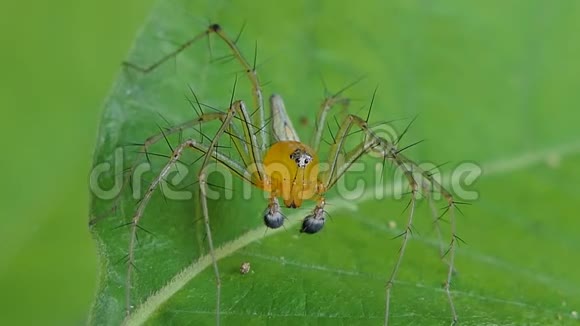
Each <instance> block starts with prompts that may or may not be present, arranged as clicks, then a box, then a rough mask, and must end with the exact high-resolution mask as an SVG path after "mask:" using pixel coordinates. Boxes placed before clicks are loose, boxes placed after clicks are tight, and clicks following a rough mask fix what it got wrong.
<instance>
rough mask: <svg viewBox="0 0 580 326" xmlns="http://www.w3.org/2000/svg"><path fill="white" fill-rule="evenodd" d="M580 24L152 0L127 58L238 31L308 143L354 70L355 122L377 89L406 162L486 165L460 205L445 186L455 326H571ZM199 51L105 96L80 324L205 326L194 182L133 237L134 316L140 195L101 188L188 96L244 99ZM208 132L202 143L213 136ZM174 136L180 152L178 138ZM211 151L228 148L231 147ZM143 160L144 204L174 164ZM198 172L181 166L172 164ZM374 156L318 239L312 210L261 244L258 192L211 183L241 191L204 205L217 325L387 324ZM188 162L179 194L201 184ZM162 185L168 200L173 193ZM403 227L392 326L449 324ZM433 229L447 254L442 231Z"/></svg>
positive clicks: (531, 5) (423, 249)
mask: <svg viewBox="0 0 580 326" xmlns="http://www.w3.org/2000/svg"><path fill="white" fill-rule="evenodd" d="M579 12H580V3H578V2H577V1H558V2H550V3H548V2H530V1H523V0H522V1H510V2H508V3H506V2H501V1H488V2H485V3H484V2H480V3H474V2H465V1H459V0H457V1H445V2H441V1H440V2H429V1H402V0H401V1H389V2H387V1H366V2H364V3H362V2H357V3H355V2H346V1H345V2H340V3H339V2H336V1H305V2H301V3H298V2H290V1H288V2H285V3H279V2H276V3H274V2H272V1H252V2H242V1H236V2H230V1H210V2H208V3H207V4H205V5H204V4H195V5H194V4H190V3H189V2H186V1H174V2H160V4H159V5H158V6H157V7H156V8H155V9H154V11H153V12H152V14H151V17H150V19H149V20H148V21H147V22H146V24H145V25H144V27H143V30H142V32H141V33H140V35H139V37H138V38H137V40H136V43H135V48H134V50H133V51H132V52H131V54H130V55H129V57H128V60H129V61H130V62H132V63H136V64H139V65H143V66H146V65H147V64H150V63H153V62H155V60H156V59H158V58H160V57H162V56H163V55H165V54H167V53H170V52H171V51H173V50H175V49H176V48H177V47H178V46H179V44H181V43H183V42H185V41H186V40H188V39H190V38H191V37H192V36H193V35H196V34H197V33H199V32H201V31H203V30H204V29H205V28H207V21H208V19H211V21H212V22H219V23H220V24H221V25H222V27H223V28H224V29H225V31H226V33H228V34H229V35H230V36H231V37H232V38H235V37H236V35H237V33H238V31H239V29H240V28H241V27H242V26H243V25H244V23H245V29H244V31H243V33H242V34H241V37H240V40H239V42H238V45H239V46H240V48H241V50H242V52H243V53H244V54H245V56H246V57H247V58H248V59H249V60H250V61H251V59H252V58H253V56H254V48H255V47H256V48H257V58H258V59H257V62H258V63H259V65H258V73H259V75H260V78H261V80H262V82H263V83H264V84H265V85H264V93H265V96H269V94H271V93H274V92H275V93H279V94H282V96H284V99H285V101H286V107H287V110H288V111H289V115H290V116H291V118H292V119H294V125H295V126H296V127H297V129H298V132H299V133H300V135H301V136H302V137H303V139H309V137H310V135H311V134H312V130H313V128H314V127H313V126H314V123H315V122H314V119H315V116H316V112H317V110H318V105H319V103H320V102H321V101H322V100H323V98H324V90H325V85H326V87H327V88H328V90H329V91H331V92H335V91H338V90H339V89H341V88H342V87H343V86H345V85H347V84H349V83H351V82H352V81H354V80H356V79H357V78H359V77H360V76H361V75H364V76H365V77H366V78H365V79H364V80H363V81H361V82H360V83H358V84H356V85H355V86H354V87H352V88H350V89H349V90H347V91H346V93H345V95H347V96H349V97H350V98H352V103H351V106H350V111H351V112H352V113H358V114H360V115H361V116H363V117H364V116H366V112H367V111H366V110H367V108H368V105H369V103H370V99H371V96H372V93H373V90H374V88H375V86H376V85H379V88H378V92H377V98H376V100H375V102H374V105H373V110H372V114H371V118H370V121H369V122H382V121H390V120H397V119H406V120H400V121H395V122H393V123H390V124H389V125H390V126H391V125H392V126H393V128H395V129H396V130H398V131H399V132H401V131H402V130H403V129H404V128H405V126H406V124H407V123H408V121H409V119H411V118H413V117H415V116H418V119H417V121H416V122H415V123H414V124H413V125H412V126H411V128H410V130H409V132H408V133H407V134H406V135H405V139H404V143H405V144H412V143H413V142H415V141H417V140H421V139H427V140H428V141H427V142H424V143H422V144H420V145H418V146H414V147H413V148H410V149H409V150H408V151H406V152H405V153H406V154H407V155H408V156H409V157H411V158H413V159H415V160H417V161H418V162H434V163H435V164H437V163H442V162H450V163H449V164H447V165H445V166H444V167H443V168H442V171H443V175H444V176H445V178H447V179H448V178H449V176H450V175H451V174H452V173H453V172H454V171H456V170H457V168H458V167H459V166H460V165H461V164H462V163H466V162H469V163H473V164H475V165H477V166H479V167H480V168H481V169H482V170H483V174H482V176H481V177H480V178H479V179H477V181H476V182H475V183H474V184H472V185H471V186H470V187H468V190H470V191H477V195H478V196H477V199H475V200H470V199H469V198H466V199H464V198H462V196H465V195H466V194H465V193H464V192H462V191H460V190H461V189H457V188H456V187H454V186H453V185H454V184H450V183H449V182H446V184H447V185H449V186H452V190H453V191H454V192H455V194H456V196H457V199H458V200H460V201H468V202H469V203H470V204H471V205H469V206H461V207H460V209H461V211H462V212H463V214H458V215H457V221H458V235H459V236H460V237H461V239H463V240H465V242H466V244H461V245H460V247H459V249H458V250H457V255H456V264H455V266H456V269H457V273H456V275H455V276H454V279H453V283H452V290H453V297H454V301H455V307H456V309H457V312H458V314H459V318H460V321H461V323H462V325H481V324H528V325H529V324H534V325H545V324H572V323H574V319H577V317H576V316H575V315H574V312H575V311H578V310H580V274H579V273H578V272H577V271H578V269H579V268H580V263H579V260H578V259H577V253H578V252H579V250H580V241H578V230H580V219H578V218H575V215H577V214H575V213H576V211H577V209H576V207H575V203H576V201H575V199H576V197H577V196H576V194H577V187H576V185H577V184H580V174H579V173H578V172H577V168H576V166H577V165H578V164H579V163H580V139H579V138H578V132H577V122H578V121H580V120H579V118H580V114H579V113H578V111H577V110H576V108H577V107H578V104H579V103H580V97H579V95H578V94H579V93H578V91H577V90H578V89H579V88H580V79H578V78H577V76H578V75H580V63H579V61H578V60H577V58H578V57H580V42H579V40H578V38H577V35H576V34H577V33H576V31H577V30H578V29H579V28H580V19H578V18H580V17H578V15H579ZM214 36H215V35H214ZM210 39H211V42H210V47H211V52H212V53H211V54H210V51H209V50H208V42H207V41H206V40H201V41H199V42H198V43H196V44H194V45H193V46H192V47H191V48H189V49H187V50H186V51H184V52H182V53H180V54H179V55H178V56H177V57H176V58H175V59H172V60H169V61H168V62H166V63H165V64H163V65H161V66H160V67H158V68H157V69H155V70H154V71H152V72H150V73H147V74H142V73H139V72H137V71H134V70H130V69H123V70H122V71H121V72H120V74H119V78H118V80H117V82H116V83H115V85H114V87H113V89H112V91H111V94H110V96H109V98H108V99H107V101H106V104H105V109H104V113H103V118H102V121H101V127H100V132H99V138H98V141H97V148H96V151H95V162H94V169H93V176H94V178H93V180H92V183H91V184H92V189H93V197H92V211H91V214H92V216H93V218H95V220H94V224H93V225H92V226H91V229H92V232H93V234H94V236H95V239H96V242H97V244H98V248H99V249H100V257H101V276H100V288H99V292H98V294H97V296H96V299H95V304H94V307H93V311H92V314H91V316H90V323H91V324H119V323H121V322H122V321H125V322H127V323H130V324H135V323H141V322H146V323H148V324H186V323H187V324H195V325H200V324H204V325H205V324H207V325H211V324H214V322H215V295H216V290H215V277H214V273H213V270H212V268H208V267H210V266H211V261H210V259H209V256H207V245H206V241H205V240H206V238H205V232H204V229H203V223H202V221H201V214H200V207H199V203H198V198H199V197H198V196H199V195H198V191H197V190H196V188H197V186H196V185H193V186H190V187H188V188H187V190H189V191H191V192H192V193H193V195H192V198H191V199H190V200H169V199H166V200H164V198H163V196H161V194H160V191H157V192H156V193H155V194H154V196H153V198H152V200H151V202H150V204H149V205H147V207H146V209H145V214H144V217H143V219H142V223H141V224H140V225H141V226H142V227H143V228H144V229H145V230H147V232H146V231H143V230H140V231H139V232H138V236H139V242H138V245H137V248H136V250H135V256H136V261H135V266H136V269H137V271H136V273H135V280H134V282H133V289H132V291H131V292H132V304H133V305H134V306H135V307H134V309H133V310H132V311H133V313H132V315H130V316H129V317H127V319H125V283H126V270H127V266H126V264H125V263H124V260H125V256H126V255H127V251H128V243H129V236H130V229H129V227H127V226H125V227H123V226H124V225H126V224H127V223H128V222H130V220H131V217H132V216H133V213H134V210H135V207H136V202H137V200H136V199H135V198H133V197H132V191H131V189H129V188H125V189H124V191H123V192H122V195H121V201H120V204H119V205H118V206H115V201H114V200H112V199H110V197H111V196H112V195H114V194H115V193H114V191H112V192H111V193H103V192H98V191H97V192H95V191H94V190H95V189H97V188H100V189H104V190H109V189H111V188H113V187H114V185H117V186H118V185H119V184H120V181H119V177H121V175H122V170H123V169H124V168H128V167H130V166H131V163H132V162H133V161H134V160H135V159H136V158H137V157H139V158H140V161H138V162H140V163H145V162H146V161H145V159H144V156H143V155H139V154H138V153H134V151H135V150H138V147H136V146H129V144H131V143H142V142H144V141H145V139H147V137H149V136H151V135H153V134H156V133H158V132H159V126H161V128H164V127H166V126H168V125H177V124H179V123H182V122H185V121H187V120H190V119H193V118H195V117H196V115H195V112H194V110H193V109H192V107H191V106H190V103H188V101H187V100H186V97H189V98H191V97H192V96H191V94H190V91H189V87H191V88H192V89H193V90H194V91H195V94H196V96H197V97H198V98H199V99H200V101H201V102H203V103H205V104H207V105H211V106H212V107H215V108H219V109H225V108H227V107H228V105H229V103H230V100H231V94H232V87H233V84H234V80H235V79H236V77H235V74H236V72H237V73H238V75H239V78H238V79H239V82H238V84H237V85H236V95H235V98H240V99H243V100H245V101H246V102H247V103H251V97H250V96H249V94H250V88H249V84H248V83H247V81H246V80H245V77H243V72H239V70H240V69H241V68H240V66H239V65H237V64H236V62H235V61H227V60H217V62H216V61H215V60H214V61H211V60H210V59H211V58H214V59H215V58H219V57H220V56H223V55H225V54H227V51H226V49H225V47H224V46H223V44H221V43H220V41H219V40H218V39H217V38H216V37H211V38H210ZM224 61H226V62H224ZM321 76H322V77H323V80H324V82H325V84H323V83H322V82H321ZM266 98H267V97H266ZM361 108H362V109H361ZM359 109H360V110H359ZM206 110H211V109H207V108H206ZM339 116H340V115H339ZM330 126H331V127H334V121H333V120H330ZM212 130H213V131H215V127H213V128H212V127H207V129H205V127H204V130H203V132H204V133H206V134H207V135H208V136H211V132H212ZM188 135H191V133H190V134H184V135H181V139H183V137H187V136H188ZM325 137H326V138H327V139H330V138H329V135H328V134H326V136H325ZM224 139H227V138H224ZM168 141H169V142H170V143H171V144H172V145H171V146H173V147H174V146H176V144H178V143H179V142H180V137H179V135H172V136H169V137H168ZM220 144H221V145H223V146H225V147H228V146H231V145H230V143H229V140H224V141H223V143H220ZM323 147H325V148H326V147H327V146H326V145H325V144H323ZM224 150H226V149H224ZM326 151H327V149H323V150H322V151H321V156H322V157H324V154H325V153H326ZM150 152H151V153H152V154H151V155H150V160H151V166H152V168H151V171H145V172H144V174H143V175H142V176H141V175H137V176H135V180H141V181H142V182H141V184H137V185H136V186H135V187H134V188H133V190H134V191H136V192H137V193H138V195H137V198H139V191H141V193H143V191H144V189H145V188H146V187H147V186H148V182H149V181H150V180H152V179H153V178H155V176H156V175H157V173H159V170H160V169H161V167H162V166H163V165H164V164H165V163H166V162H167V158H164V157H160V156H155V155H154V154H163V155H169V154H170V153H171V151H170V150H169V148H168V146H167V144H166V143H165V141H163V140H162V141H160V142H159V143H158V144H156V145H155V146H153V147H152V149H151V151H150ZM119 155H120V156H119ZM194 159H195V155H189V154H187V155H186V156H185V157H184V158H183V161H185V162H191V161H193V160H194ZM375 162H376V161H373V160H364V163H365V166H366V167H367V169H366V170H365V171H363V172H353V173H352V174H351V177H350V178H349V179H348V180H347V183H346V184H345V185H343V187H347V188H348V187H353V186H354V185H355V184H354V182H355V181H356V180H355V179H357V178H358V179H362V180H364V181H365V183H364V190H365V192H364V193H363V194H362V195H360V196H358V197H357V198H355V199H345V198H341V196H339V194H340V193H341V191H340V190H338V189H334V191H332V192H330V193H329V196H328V200H327V201H328V210H329V212H330V214H331V217H332V218H331V219H329V220H328V221H327V223H326V226H325V228H324V230H323V231H322V232H320V233H319V234H316V235H304V234H299V233H298V224H299V223H300V221H301V219H302V218H303V217H304V216H305V215H307V214H308V213H309V211H310V209H311V208H310V207H311V206H310V205H305V207H304V208H300V209H297V210H291V209H287V210H285V214H286V215H287V217H288V220H287V222H286V228H285V229H284V228H282V229H278V230H276V231H272V230H269V231H266V230H265V227H264V226H263V222H262V217H261V216H262V213H263V210H264V208H265V207H266V205H267V201H266V200H265V199H264V198H263V195H262V193H261V191H259V190H258V189H253V190H252V192H251V194H252V196H251V199H249V200H247V199H245V198H244V192H243V191H242V189H243V187H244V184H243V183H242V182H240V181H235V182H234V183H233V184H232V185H227V183H226V188H227V189H224V188H220V187H219V185H223V184H224V183H223V182H224V180H222V179H221V178H220V177H219V176H213V177H212V178H210V181H211V183H212V184H214V185H218V187H216V186H213V190H214V191H218V192H221V193H222V194H224V193H227V192H228V189H230V188H231V189H234V191H233V198H231V199H229V198H228V199H223V198H222V199H220V200H210V203H209V205H210V217H211V224H212V230H213V232H212V233H213V235H214V242H215V243H216V245H217V246H218V247H219V248H218V249H217V250H216V256H218V258H219V268H220V273H221V280H222V301H221V307H222V316H221V317H222V321H223V323H224V324H226V325H228V324H234V323H235V324H252V325H254V324H255V325H258V324H259V325H261V324H274V323H276V324H290V325H295V324H300V325H301V324H333V325H334V324H340V323H342V324H349V325H350V324H369V325H371V324H372V325H376V324H380V323H382V322H383V318H384V300H385V282H386V280H387V278H388V276H389V274H390V272H391V269H392V267H393V264H394V263H395V261H396V258H397V255H398V249H399V246H400V239H399V238H398V239H393V238H394V237H395V236H397V235H398V234H399V233H400V232H401V230H402V229H403V228H404V225H405V221H406V216H407V215H406V214H407V212H404V213H403V210H404V209H405V207H406V205H407V202H408V196H407V197H402V198H401V197H400V196H395V195H396V194H397V191H396V190H397V189H398V188H397V187H398V184H397V182H396V179H395V174H394V172H393V170H391V172H389V173H386V174H385V175H384V180H385V181H386V182H385V185H384V187H385V188H386V190H387V191H386V194H387V195H389V196H388V197H386V198H382V199H377V198H376V196H377V195H376V193H375V191H376V189H379V188H382V187H383V186H381V185H380V184H379V185H377V184H376V183H375V182H372V181H375V178H376V175H375V170H374V167H375V165H374V164H375ZM378 163H379V165H382V162H378ZM195 166H197V165H194V167H193V168H192V170H191V171H189V173H187V175H186V176H185V179H186V180H185V181H183V182H182V183H181V185H185V184H187V181H188V180H189V182H190V183H191V182H194V181H195ZM178 177H181V175H179V174H177V173H173V174H171V175H170V176H169V177H168V179H169V181H171V180H173V178H178ZM447 179H445V180H447ZM246 186H247V185H246ZM171 189H172V190H174V191H176V189H175V187H168V188H167V189H165V191H167V190H171ZM348 189H350V188H348ZM113 190H114V189H113ZM458 190H459V191H458ZM343 191H344V189H343ZM107 196H108V197H107ZM393 197H395V198H393ZM112 207H117V210H116V211H114V212H111V211H110V209H111V208H112ZM415 221H416V222H415V228H414V230H415V232H414V233H413V234H414V236H413V238H412V240H411V241H410V243H409V246H408V248H407V251H406V254H405V256H404V259H403V262H402V265H401V268H400V271H399V274H398V276H397V279H396V282H395V285H394V287H393V297H392V303H391V322H392V323H393V324H395V325H399V324H409V323H412V324H420V325H431V324H433V325H435V324H447V323H448V322H449V321H450V320H451V314H450V311H449V305H448V302H447V299H446V297H445V294H444V292H443V290H442V287H441V284H442V283H443V282H444V281H445V278H446V266H445V264H443V263H442V262H441V260H440V259H439V256H438V247H439V245H440V242H439V240H438V238H437V235H436V232H434V230H433V224H432V219H431V217H430V210H429V207H428V205H426V203H424V202H421V204H420V205H419V208H418V210H417V213H416V216H415ZM441 225H442V227H443V229H444V230H445V231H444V235H445V237H444V240H443V241H444V243H445V245H447V244H448V242H449V239H450V238H449V231H448V228H449V224H448V223H442V224H441ZM243 262H250V263H251V271H250V273H248V274H245V275H242V274H241V273H240V271H239V268H240V265H241V264H242V263H243Z"/></svg>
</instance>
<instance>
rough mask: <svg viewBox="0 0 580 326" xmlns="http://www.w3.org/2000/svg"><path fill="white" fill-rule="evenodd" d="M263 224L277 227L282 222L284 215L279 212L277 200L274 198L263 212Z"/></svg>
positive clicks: (271, 227) (272, 227) (273, 227)
mask: <svg viewBox="0 0 580 326" xmlns="http://www.w3.org/2000/svg"><path fill="white" fill-rule="evenodd" d="M264 224H266V226H267V227H269V228H270V229H277V228H279V227H281V226H282V225H283V224H284V215H282V213H281V212H280V205H279V204H278V200H277V199H274V201H273V202H272V203H270V205H268V208H266V211H265V212H264Z"/></svg>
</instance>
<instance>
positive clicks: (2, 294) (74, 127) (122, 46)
mask: <svg viewBox="0 0 580 326" xmlns="http://www.w3.org/2000/svg"><path fill="white" fill-rule="evenodd" d="M150 4H151V1H134V0H130V1H111V0H105V1H67V0H64V1H51V2H42V1H34V2H32V3H31V2H17V1H2V3H1V4H0V44H1V45H0V48H1V51H0V67H1V69H0V108H1V110H2V111H1V112H2V116H1V117H0V125H1V126H2V127H1V130H0V133H1V137H0V143H1V148H2V152H3V153H2V154H0V168H1V169H2V171H4V173H3V175H2V181H1V182H0V184H1V187H0V192H1V195H0V198H1V199H0V202H1V205H0V206H1V207H2V212H1V213H0V307H1V308H0V311H1V313H0V324H1V325H16V324H20V325H26V324H28V325H41V324H42V325H79V324H83V323H84V322H85V320H86V314H87V312H88V309H89V304H90V302H91V300H92V297H93V295H94V291H95V284H96V275H97V273H96V266H97V262H96V252H95V249H94V244H93V242H92V240H91V238H90V235H89V232H88V229H87V215H88V213H87V212H88V201H89V194H88V192H87V184H88V171H89V169H90V166H91V161H92V153H93V151H94V143H95V139H96V130H97V126H98V120H99V117H100V114H101V110H102V103H103V99H104V98H105V96H106V95H107V93H108V92H109V89H110V88H111V83H112V82H113V80H114V78H115V75H116V74H117V72H118V71H119V67H120V62H121V61H122V60H123V58H125V56H126V54H127V51H128V49H129V47H130V45H131V43H132V40H133V38H134V36H135V33H136V31H137V29H138V27H139V26H140V25H141V24H142V23H143V19H144V18H145V17H146V14H147V12H148V10H149V8H150Z"/></svg>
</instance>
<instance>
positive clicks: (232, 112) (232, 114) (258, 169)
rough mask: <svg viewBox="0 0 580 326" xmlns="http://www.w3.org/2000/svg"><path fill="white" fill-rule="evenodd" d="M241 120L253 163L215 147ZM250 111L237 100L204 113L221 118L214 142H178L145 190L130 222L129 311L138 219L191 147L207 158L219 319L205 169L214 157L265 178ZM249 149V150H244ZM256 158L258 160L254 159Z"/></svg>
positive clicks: (245, 175)
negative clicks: (223, 109)
mask: <svg viewBox="0 0 580 326" xmlns="http://www.w3.org/2000/svg"><path fill="white" fill-rule="evenodd" d="M238 116H239V119H240V121H241V123H242V124H244V125H245V128H244V132H243V135H236V137H237V139H238V138H239V139H240V142H241V141H243V142H244V144H246V145H247V146H246V147H245V148H243V150H242V151H241V154H244V155H245V156H247V157H248V158H249V159H248V160H251V163H250V164H246V163H239V162H236V161H235V160H232V159H231V158H229V157H227V156H226V155H224V154H222V153H220V152H218V151H216V150H215V149H216V146H217V144H218V141H219V139H220V138H221V137H222V136H223V134H224V133H225V132H226V130H230V131H232V130H234V129H233V128H231V126H232V123H234V121H236V120H235V119H236V118H238ZM248 117H249V114H248V112H247V109H246V107H245V105H244V103H243V102H241V101H236V102H234V103H233V104H232V105H231V107H230V109H229V110H228V111H227V112H226V113H219V114H218V116H217V117H216V116H215V114H213V113H212V114H207V115H202V116H201V117H200V120H203V121H204V122H208V121H212V120H221V122H222V124H221V127H220V128H219V130H218V131H217V132H216V134H215V136H214V137H213V138H212V140H211V143H210V144H209V145H204V144H202V143H199V142H197V141H195V140H192V139H189V140H187V141H185V142H183V143H182V144H180V145H179V146H177V147H176V148H175V149H174V150H173V153H172V154H171V156H170V160H169V162H167V164H166V165H165V166H164V167H163V169H162V170H161V172H160V173H159V175H158V176H157V177H156V178H155V179H154V180H153V181H152V182H151V184H150V185H149V187H148V188H147V191H146V192H145V194H144V196H143V197H142V199H141V201H140V202H139V204H138V206H137V209H136V211H135V213H134V215H133V218H132V222H131V236H130V241H129V253H128V262H127V263H128V267H127V280H126V302H127V313H129V312H130V310H131V288H132V275H133V269H134V262H135V246H136V241H137V231H138V229H139V227H140V226H139V222H140V220H141V218H142V217H143V212H144V210H145V207H146V206H147V204H148V202H149V201H150V199H151V197H152V194H153V193H154V191H155V190H156V189H157V187H158V186H159V185H160V183H161V182H162V180H164V179H165V177H166V176H167V175H168V174H169V173H170V170H171V167H172V165H173V164H175V163H176V162H177V161H178V160H179V158H180V157H181V156H182V153H183V151H184V149H185V148H188V147H189V148H192V149H194V150H196V151H199V152H201V153H203V154H204V160H203V163H202V166H201V170H200V173H199V175H198V178H199V184H200V190H201V196H202V197H201V203H202V210H203V215H204V222H205V226H206V232H207V233H208V236H207V240H208V245H209V249H210V255H211V256H212V262H213V266H214V271H215V275H216V282H217V283H216V297H217V298H216V300H217V306H216V318H217V320H218V322H219V304H220V297H221V286H220V285H221V283H220V282H221V281H220V278H219V270H218V267H217V261H216V260H215V257H214V249H213V238H212V237H211V233H210V232H211V230H210V227H209V215H208V213H207V199H206V196H205V194H206V192H207V183H206V173H205V168H206V167H207V166H208V164H209V162H210V159H215V160H216V161H217V162H218V163H220V164H222V165H224V166H225V167H227V168H228V169H230V171H232V172H234V174H236V175H237V176H238V177H240V178H241V179H243V180H245V181H247V182H249V183H251V184H253V185H257V183H259V182H262V179H261V178H262V176H263V175H264V172H263V167H262V164H261V163H260V157H259V156H258V157H255V156H254V155H257V154H258V152H259V149H258V148H257V145H256V138H255V135H254V134H253V131H254V129H253V127H252V125H251V124H250V122H249V121H246V119H248ZM246 149H247V150H248V151H247V152H246V151H245V150H246ZM254 158H255V160H254Z"/></svg>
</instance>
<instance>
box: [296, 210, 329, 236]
mask: <svg viewBox="0 0 580 326" xmlns="http://www.w3.org/2000/svg"><path fill="white" fill-rule="evenodd" d="M324 222H325V219H324V216H321V217H319V218H316V217H314V214H311V215H308V216H306V218H304V221H303V222H302V228H301V229H300V232H301V233H308V234H314V233H316V232H318V231H320V230H322V227H323V226H324Z"/></svg>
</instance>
